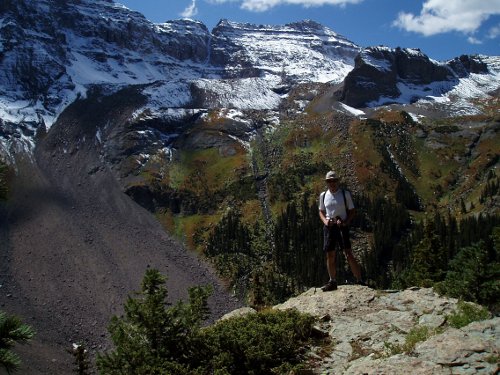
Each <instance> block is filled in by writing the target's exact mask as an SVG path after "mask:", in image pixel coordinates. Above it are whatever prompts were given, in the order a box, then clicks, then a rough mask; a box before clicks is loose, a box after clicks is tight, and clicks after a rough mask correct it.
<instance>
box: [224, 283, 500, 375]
mask: <svg viewBox="0 0 500 375" xmlns="http://www.w3.org/2000/svg"><path fill="white" fill-rule="evenodd" d="M457 303H458V301H457V300H456V299H453V298H446V297H442V296H438V295H437V294H436V293H434V291H433V290H432V289H418V288H411V289H407V290H403V291H377V290H373V289H370V288H368V287H364V286H340V287H339V288H338V290H336V291H333V292H328V293H324V292H322V291H321V290H320V289H316V288H312V289H310V290H308V291H306V292H305V293H303V294H301V295H299V296H298V297H295V298H291V299H290V300H288V301H286V302H285V303H283V304H281V305H277V306H275V307H274V308H275V309H290V308H294V309H297V310H299V311H301V312H304V313H309V314H312V315H315V316H317V317H318V318H320V320H319V321H320V323H319V325H318V327H317V330H318V332H320V333H323V334H324V335H325V336H329V337H330V339H331V341H332V344H333V345H332V350H331V352H330V353H328V354H327V355H326V356H325V355H321V356H320V355H318V354H314V353H311V355H312V356H313V357H314V358H315V361H317V363H318V366H317V368H316V369H315V371H314V373H317V374H394V375H396V374H405V373H407V374H494V373H495V371H496V370H497V363H496V361H497V360H498V350H499V349H500V341H499V335H498V330H499V329H500V318H498V317H497V318H494V319H490V320H485V321H479V322H474V323H471V324H469V325H468V326H466V327H464V328H461V329H455V328H451V327H448V326H447V325H446V320H447V315H450V314H452V313H454V312H455V311H456V310H457ZM249 312H251V311H249V309H248V308H245V309H244V310H236V311H234V312H232V313H230V314H229V315H226V316H225V318H228V317H229V316H235V315H239V314H242V313H249ZM424 326H426V327H428V328H429V331H433V334H432V335H430V337H429V338H427V339H426V340H424V341H421V342H418V343H416V345H415V346H414V347H413V349H412V350H411V351H410V352H409V353H406V352H404V351H402V350H397V349H396V348H400V347H403V345H404V344H405V340H406V337H407V335H408V333H409V332H410V331H412V330H414V329H415V328H416V327H424Z"/></svg>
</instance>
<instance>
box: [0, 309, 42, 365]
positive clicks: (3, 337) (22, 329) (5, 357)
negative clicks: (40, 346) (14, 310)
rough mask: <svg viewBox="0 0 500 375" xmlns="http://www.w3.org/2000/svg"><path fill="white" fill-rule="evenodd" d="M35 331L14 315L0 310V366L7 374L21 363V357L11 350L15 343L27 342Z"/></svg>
mask: <svg viewBox="0 0 500 375" xmlns="http://www.w3.org/2000/svg"><path fill="white" fill-rule="evenodd" d="M34 335H35V331H34V330H33V328H31V327H30V326H29V325H26V324H23V323H22V322H21V320H20V319H19V318H17V317H16V316H11V315H7V314H6V313H4V312H2V311H0V366H1V367H3V368H4V369H5V370H6V371H7V373H8V374H11V373H13V372H15V371H17V370H19V367H20V365H21V359H20V358H19V356H18V355H16V354H15V353H14V352H12V348H13V347H14V345H15V344H16V343H19V344H24V343H27V342H29V341H30V340H31V339H32V338H33V336H34Z"/></svg>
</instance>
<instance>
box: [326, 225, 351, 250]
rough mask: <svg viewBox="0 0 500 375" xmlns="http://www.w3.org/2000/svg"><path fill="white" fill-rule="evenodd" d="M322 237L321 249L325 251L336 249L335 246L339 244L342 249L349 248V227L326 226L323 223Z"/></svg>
mask: <svg viewBox="0 0 500 375" xmlns="http://www.w3.org/2000/svg"><path fill="white" fill-rule="evenodd" d="M323 239H324V242H323V251H324V252H325V253H326V252H328V251H335V250H337V246H340V248H341V249H343V250H345V249H350V248H351V240H350V238H349V227H338V226H337V225H334V226H332V227H327V226H326V225H324V226H323ZM337 244H338V245H337Z"/></svg>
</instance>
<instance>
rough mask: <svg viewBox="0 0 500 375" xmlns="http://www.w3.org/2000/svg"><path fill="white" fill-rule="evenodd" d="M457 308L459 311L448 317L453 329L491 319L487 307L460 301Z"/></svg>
mask: <svg viewBox="0 0 500 375" xmlns="http://www.w3.org/2000/svg"><path fill="white" fill-rule="evenodd" d="M457 307H458V308H457V311H455V312H454V313H452V314H450V315H448V316H447V317H446V318H447V322H448V324H449V325H450V326H451V327H454V328H462V327H465V326H466V325H468V324H470V323H472V322H475V321H479V320H486V319H489V318H490V313H489V311H488V310H487V309H486V308H485V307H482V306H479V305H476V304H473V303H470V302H464V301H459V302H458V305H457Z"/></svg>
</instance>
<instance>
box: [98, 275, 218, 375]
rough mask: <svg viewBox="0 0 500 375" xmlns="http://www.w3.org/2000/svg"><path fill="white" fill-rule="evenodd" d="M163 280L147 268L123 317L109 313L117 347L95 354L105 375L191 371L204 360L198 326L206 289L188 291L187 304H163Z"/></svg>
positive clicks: (126, 306)
mask: <svg viewBox="0 0 500 375" xmlns="http://www.w3.org/2000/svg"><path fill="white" fill-rule="evenodd" d="M164 284H165V278H164V277H163V276H162V275H161V274H160V273H159V272H158V271H157V270H153V269H150V270H148V271H147V272H146V275H145V276H144V280H143V283H142V290H141V292H139V293H138V298H131V297H129V299H128V300H127V302H126V304H125V316H124V317H116V316H115V317H113V319H112V321H111V325H110V327H109V331H110V333H111V338H112V340H113V343H114V345H115V347H116V349H115V350H114V351H112V352H110V353H106V354H103V355H100V356H98V359H97V367H98V369H99V371H101V372H102V373H105V374H166V373H168V374H189V373H193V372H191V370H192V369H193V368H196V366H197V365H198V364H199V363H200V361H201V360H202V357H203V356H204V354H205V353H203V349H202V347H199V345H197V344H198V339H199V328H200V326H201V323H202V321H203V320H204V319H205V318H206V317H207V314H208V310H207V299H208V296H209V294H210V291H209V289H208V288H201V287H195V288H191V289H189V302H188V303H184V302H182V301H181V302H178V303H177V304H176V305H174V306H172V307H170V308H168V309H167V308H166V299H167V290H166V288H165V286H164Z"/></svg>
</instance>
